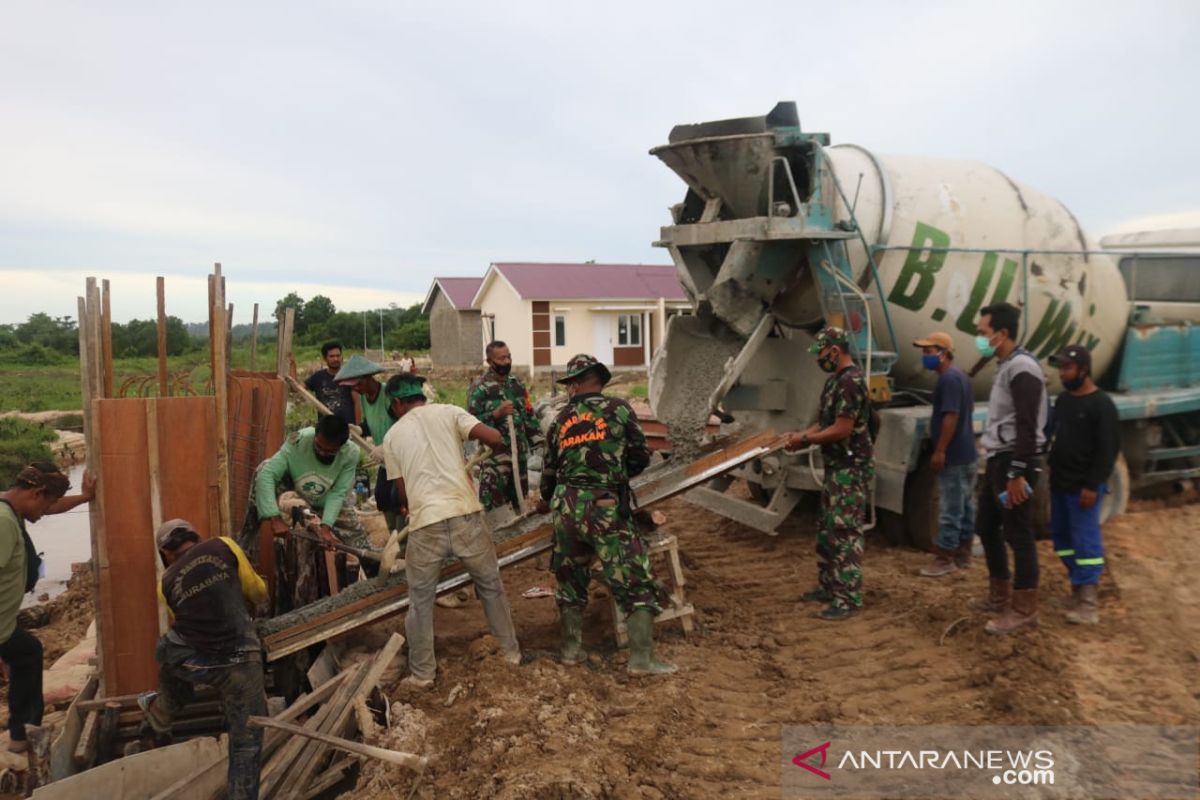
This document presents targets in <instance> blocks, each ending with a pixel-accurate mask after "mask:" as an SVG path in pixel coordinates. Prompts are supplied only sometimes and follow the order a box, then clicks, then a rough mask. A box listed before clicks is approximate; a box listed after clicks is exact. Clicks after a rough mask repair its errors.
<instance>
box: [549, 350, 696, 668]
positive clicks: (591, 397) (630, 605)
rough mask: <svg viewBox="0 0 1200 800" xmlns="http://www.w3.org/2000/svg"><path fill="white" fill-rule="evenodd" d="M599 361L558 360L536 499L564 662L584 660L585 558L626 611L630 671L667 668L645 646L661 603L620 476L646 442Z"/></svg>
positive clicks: (638, 469)
mask: <svg viewBox="0 0 1200 800" xmlns="http://www.w3.org/2000/svg"><path fill="white" fill-rule="evenodd" d="M611 378H612V374H611V373H610V372H609V371H608V367H606V366H604V364H602V363H600V361H598V360H597V359H596V358H595V357H593V356H590V355H587V354H586V353H580V354H579V355H577V356H575V357H574V358H572V359H571V360H570V361H568V362H567V374H566V375H565V376H563V377H562V378H560V379H559V381H558V382H559V383H563V384H566V387H567V396H568V398H569V401H568V402H567V404H566V406H564V407H563V409H562V411H560V412H559V413H558V416H556V417H555V418H554V423H553V424H552V425H551V426H550V433H549V441H548V442H547V448H546V468H545V469H544V470H543V471H542V482H541V487H540V488H541V494H542V500H541V502H540V503H539V504H538V510H539V511H540V512H542V513H545V512H546V511H551V512H552V514H553V517H552V519H553V520H554V552H553V554H552V555H551V556H550V570H551V571H552V572H553V573H554V577H555V579H556V581H557V582H558V591H556V592H555V593H554V597H555V599H556V600H557V601H558V613H559V625H560V627H561V630H562V650H561V652H560V658H561V660H562V663H564V664H581V663H583V662H584V661H586V660H587V653H586V652H584V649H583V612H584V609H585V608H587V604H588V585H589V584H590V583H591V581H592V561H593V560H596V559H599V561H600V569H601V571H602V572H603V573H604V580H605V582H606V583H607V584H608V587H609V590H610V591H611V592H612V596H613V599H614V600H616V601H617V604H618V605H620V606H621V610H622V611H623V612H624V613H625V615H626V616H627V618H628V626H629V664H628V665H627V667H626V669H627V670H628V671H629V672H631V673H633V674H635V675H667V674H670V673H672V672H675V665H674V664H670V663H668V662H665V661H659V660H658V658H657V657H656V656H655V652H654V618H655V617H656V616H658V614H659V613H660V612H661V611H662V604H661V602H660V598H661V597H662V596H663V589H662V586H661V585H660V584H659V583H658V581H656V580H655V578H654V571H653V569H652V568H651V566H650V554H649V550H648V548H647V546H646V542H645V540H643V539H642V537H641V536H640V535H639V534H638V531H637V527H636V525H635V523H634V519H633V505H634V503H633V494H632V492H631V490H630V488H629V480H630V478H634V477H636V476H638V475H640V474H641V473H642V472H643V471H644V470H645V469H646V467H647V466H649V464H650V448H649V446H647V444H646V436H645V434H644V433H642V429H641V426H640V425H639V424H638V419H637V414H636V413H634V411H633V409H632V408H631V407H630V405H629V403H627V402H625V401H624V400H622V399H620V398H617V397H605V396H604V394H602V392H603V390H604V387H605V386H606V385H607V384H608V382H609V380H610V379H611Z"/></svg>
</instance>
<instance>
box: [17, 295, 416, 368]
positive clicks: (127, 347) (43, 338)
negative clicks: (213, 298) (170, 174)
mask: <svg viewBox="0 0 1200 800" xmlns="http://www.w3.org/2000/svg"><path fill="white" fill-rule="evenodd" d="M287 308H292V309H294V310H295V323H294V326H293V334H294V339H293V341H294V342H295V343H296V344H299V345H320V344H321V343H323V342H327V341H333V340H337V341H340V342H342V344H343V345H345V347H347V348H349V349H358V346H359V345H360V344H361V343H362V342H363V338H364V337H363V334H364V328H365V332H366V342H367V347H369V348H372V349H374V348H377V347H379V332H380V322H381V320H382V323H383V333H384V342H385V349H387V350H401V351H410V350H428V349H429V320H427V319H425V318H424V317H423V316H422V315H421V306H420V304H415V305H412V306H409V307H408V308H400V307H399V306H397V305H396V304H394V303H393V304H392V305H390V306H389V307H387V308H382V309H375V310H373V311H366V312H363V311H338V310H337V308H336V306H334V304H333V301H332V300H330V299H329V298H328V297H326V296H324V295H316V296H315V297H313V298H311V299H309V300H307V301H306V300H304V298H302V297H300V296H299V295H298V294H296V293H295V292H291V293H290V294H288V295H287V296H286V297H284V298H283V299H281V300H279V301H278V302H277V303H276V304H275V315H276V318H278V317H279V316H280V315H281V314H282V313H283V312H284V309H287ZM250 329H251V326H250V325H248V324H242V325H235V326H234V327H233V338H234V341H243V340H248V339H249V338H250ZM274 335H275V323H274V321H273V320H271V321H267V322H260V323H259V326H258V338H259V341H260V342H268V341H271V340H272V339H273V337H274ZM112 341H113V356H114V357H116V358H138V357H153V356H156V355H158V323H157V321H156V320H153V319H146V320H139V319H133V320H130V321H129V322H126V323H119V322H114V323H113V324H112ZM207 346H208V324H207V323H192V324H185V323H184V322H183V320H181V319H179V317H174V316H168V317H167V355H169V356H178V355H183V354H185V353H188V352H191V351H193V350H199V349H203V348H206V347H207ZM0 355H3V356H5V357H6V359H7V360H14V359H15V360H18V361H20V362H22V363H25V364H53V363H58V362H60V361H62V360H63V359H64V358H66V357H68V356H78V355H79V326H78V322H77V320H75V318H74V317H71V316H69V315H68V316H63V317H55V316H51V315H49V314H46V313H44V312H41V311H39V312H36V313H34V314H30V315H29V319H27V320H26V321H25V322H21V323H17V324H9V325H0Z"/></svg>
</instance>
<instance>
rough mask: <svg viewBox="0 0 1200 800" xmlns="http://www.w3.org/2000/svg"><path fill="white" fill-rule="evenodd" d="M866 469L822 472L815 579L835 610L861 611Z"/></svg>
mask: <svg viewBox="0 0 1200 800" xmlns="http://www.w3.org/2000/svg"><path fill="white" fill-rule="evenodd" d="M874 474H875V470H874V469H873V468H872V467H870V466H866V467H853V468H850V469H830V468H828V467H826V469H825V487H824V491H823V492H822V493H821V509H820V517H819V519H820V529H819V530H818V531H817V578H818V581H819V582H820V586H821V588H822V589H824V590H825V591H826V592H828V593H829V594H830V595H831V596H832V597H833V601H832V605H834V606H837V607H838V608H861V607H862V604H863V601H862V573H863V570H862V563H863V524H864V522H865V521H866V516H867V503H869V502H870V498H871V491H870V489H871V479H872V478H873V477H874Z"/></svg>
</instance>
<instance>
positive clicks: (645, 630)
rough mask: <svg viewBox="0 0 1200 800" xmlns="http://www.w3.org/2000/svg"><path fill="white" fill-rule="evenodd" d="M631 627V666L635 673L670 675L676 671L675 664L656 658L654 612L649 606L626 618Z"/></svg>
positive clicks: (627, 624)
mask: <svg viewBox="0 0 1200 800" xmlns="http://www.w3.org/2000/svg"><path fill="white" fill-rule="evenodd" d="M625 624H626V626H627V627H628V628H629V666H628V668H627V669H628V670H629V671H630V672H631V673H633V674H634V675H668V674H670V673H672V672H674V671H675V669H676V667H675V665H674V664H669V663H667V662H665V661H657V660H655V658H654V612H653V611H651V610H650V609H648V608H639V609H636V610H635V611H634V612H633V613H632V614H630V615H629V619H628V620H626V623H625Z"/></svg>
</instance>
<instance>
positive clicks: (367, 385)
mask: <svg viewBox="0 0 1200 800" xmlns="http://www.w3.org/2000/svg"><path fill="white" fill-rule="evenodd" d="M381 372H383V367H381V366H379V365H378V364H376V363H375V362H374V361H371V360H370V359H368V358H365V357H363V356H360V355H357V354H356V355H353V356H351V357H350V360H349V361H347V362H346V363H345V364H344V365H343V366H342V368H341V369H340V370H339V371H338V374H337V382H338V383H339V384H341V385H342V386H349V387H351V389H352V391H353V392H354V394H355V395H356V396H357V397H358V401H359V407H360V408H361V409H362V421H363V428H364V431H363V433H364V434H366V435H369V436H370V437H371V439H372V440H373V441H374V442H375V446H376V447H381V446H382V445H383V437H384V436H385V435H387V432H388V431H389V430H390V429H391V427H392V425H393V424H394V423H395V422H396V419H395V418H394V417H393V416H392V408H391V403H390V398H389V397H388V396H387V393H386V392H384V391H383V384H382V383H380V382H379V378H377V377H376V376H377V375H379V373H381ZM375 507H376V508H378V509H379V510H380V511H382V512H383V517H384V519H385V520H387V524H388V530H393V531H395V530H400V529H401V528H403V527H404V526H405V524H407V520H406V519H404V518H403V515H402V514H401V513H400V502H399V499H398V498H397V497H396V487H395V484H393V483H392V482H391V481H389V480H388V479H387V470H385V469H384V467H383V464H380V465H379V473H378V474H377V475H376V477H375Z"/></svg>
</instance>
